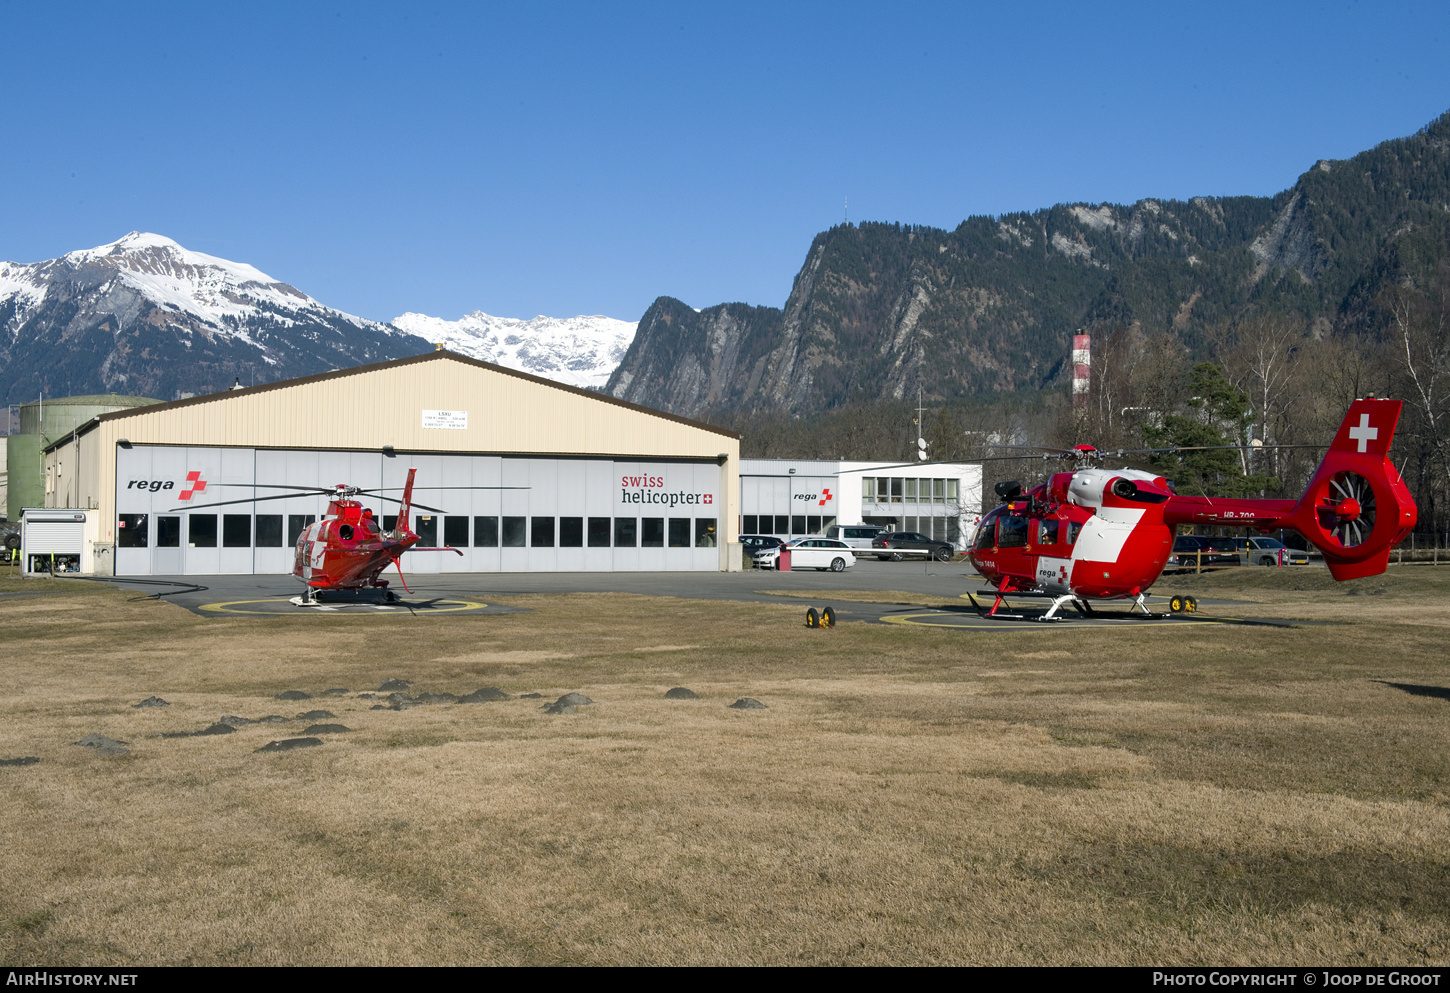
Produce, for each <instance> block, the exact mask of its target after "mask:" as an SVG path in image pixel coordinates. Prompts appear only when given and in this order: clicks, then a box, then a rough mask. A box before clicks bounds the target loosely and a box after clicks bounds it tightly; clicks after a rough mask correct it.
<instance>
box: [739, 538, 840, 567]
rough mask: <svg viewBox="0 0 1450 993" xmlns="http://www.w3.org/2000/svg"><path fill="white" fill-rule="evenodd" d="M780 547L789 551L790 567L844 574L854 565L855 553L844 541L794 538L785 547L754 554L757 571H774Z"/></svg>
mask: <svg viewBox="0 0 1450 993" xmlns="http://www.w3.org/2000/svg"><path fill="white" fill-rule="evenodd" d="M782 547H787V548H789V549H790V567H791V569H792V570H795V569H819V570H821V571H825V570H826V569H829V570H831V571H832V572H844V571H846V570H847V569H849V568H851V566H853V565H855V564H856V553H855V552H853V551H852V550H851V546H850V545H848V544H846V543H845V542H844V541H838V540H836V539H834V538H796V539H795V540H793V541H791V542H790V543H789V544H787V545H784V546H782V545H776V546H775V547H773V548H762V549H761V550H760V551H758V552H756V553H755V567H756V568H757V569H774V568H777V566H778V565H779V563H780V550H781V548H782Z"/></svg>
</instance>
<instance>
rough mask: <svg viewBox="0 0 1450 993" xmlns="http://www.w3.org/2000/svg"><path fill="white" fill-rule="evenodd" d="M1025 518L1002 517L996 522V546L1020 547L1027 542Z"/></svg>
mask: <svg viewBox="0 0 1450 993" xmlns="http://www.w3.org/2000/svg"><path fill="white" fill-rule="evenodd" d="M1027 523H1028V522H1027V518H1025V517H1003V518H1002V519H1001V520H1000V521H998V522H997V547H998V548H1020V547H1022V546H1023V545H1025V544H1027Z"/></svg>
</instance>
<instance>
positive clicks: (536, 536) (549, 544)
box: [529, 517, 554, 548]
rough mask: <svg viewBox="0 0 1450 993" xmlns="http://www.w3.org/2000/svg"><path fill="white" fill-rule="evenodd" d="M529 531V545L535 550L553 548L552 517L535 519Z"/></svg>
mask: <svg viewBox="0 0 1450 993" xmlns="http://www.w3.org/2000/svg"><path fill="white" fill-rule="evenodd" d="M529 531H530V535H529V544H530V545H533V546H534V547H535V548H553V547H554V519H553V518H552V517H535V518H534V519H533V526H532V527H531V528H530V529H529Z"/></svg>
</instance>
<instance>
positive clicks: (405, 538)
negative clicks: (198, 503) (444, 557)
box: [190, 469, 528, 607]
mask: <svg viewBox="0 0 1450 993" xmlns="http://www.w3.org/2000/svg"><path fill="white" fill-rule="evenodd" d="M417 472H418V470H417V469H409V470H408V481H407V484H406V485H405V486H403V497H402V499H401V500H400V499H398V498H396V497H388V496H382V495H381V494H382V493H383V492H384V491H385V490H387V489H394V490H395V489H396V488H395V487H384V488H381V489H362V488H360V487H357V486H349V485H347V484H346V483H338V484H337V486H335V487H333V488H331V489H324V488H322V487H318V486H287V485H281V484H269V483H259V484H257V485H258V486H261V487H263V488H265V489H285V490H300V491H302V492H304V493H319V494H325V495H326V496H327V497H328V498H329V499H328V502H327V513H326V514H324V515H323V518H322V520H320V521H316V522H314V523H312V524H309V525H308V526H307V527H306V528H304V529H303V530H302V533H301V534H300V535H298V538H297V548H296V553H297V554H296V558H295V559H294V560H293V565H292V575H294V576H296V577H297V578H298V579H300V580H302V582H304V583H306V584H307V590H306V593H305V594H304V595H303V596H300V597H293V598H292V602H293V603H295V604H297V605H298V606H306V607H310V606H313V605H315V604H317V603H318V602H319V601H318V599H317V597H316V594H317V593H318V592H321V591H331V592H336V593H338V594H339V595H340V596H342V597H345V598H347V599H351V600H356V601H360V602H369V601H371V602H377V601H394V600H397V595H396V594H394V593H393V592H392V591H391V590H390V589H388V581H387V580H386V579H382V578H380V577H381V575H382V572H383V570H385V569H387V568H388V566H390V565H396V566H397V568H398V581H399V583H401V584H402V587H403V589H404V590H405V591H407V592H412V591H411V590H408V583H407V581H406V580H405V579H403V565H402V563H401V562H400V561H399V559H400V558H401V557H402V555H403V553H404V552H407V551H415V552H453V553H455V554H457V555H462V554H463V551H462V549H458V548H453V547H450V546H441V547H431V546H429V547H423V546H420V545H419V544H418V542H419V541H421V540H422V538H421V537H420V536H419V535H418V533H417V532H415V531H414V530H413V529H412V528H410V527H409V526H408V519H409V513H410V511H411V510H412V509H413V508H414V507H416V508H417V509H419V510H428V511H432V512H433V513H436V514H441V513H443V511H441V510H439V509H438V508H437V507H428V506H425V505H424V504H415V503H413V478H414V476H415V475H416V474H417ZM213 485H226V484H213ZM433 489H449V490H456V489H463V490H517V489H528V487H526V486H444V487H433ZM295 496H297V494H296V493H281V494H278V495H276V496H264V497H253V498H250V499H243V500H226V501H223V502H221V503H210V504H205V505H204V506H206V507H221V506H225V505H227V504H236V503H260V502H262V501H264V500H287V499H291V498H292V497H295ZM360 496H367V497H372V498H374V499H377V500H386V501H387V502H389V503H396V504H398V520H397V523H396V524H395V525H394V526H393V528H392V529H391V530H384V529H383V527H382V525H381V523H380V522H379V521H378V519H377V518H376V517H374V516H373V512H372V511H371V510H369V509H367V508H366V507H364V506H363V505H362V502H361V501H360V500H358V499H356V498H357V497H360ZM190 509H193V510H194V509H197V508H195V507H192V508H190Z"/></svg>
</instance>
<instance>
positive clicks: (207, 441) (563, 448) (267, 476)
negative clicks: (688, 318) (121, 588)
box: [44, 349, 741, 576]
mask: <svg viewBox="0 0 1450 993" xmlns="http://www.w3.org/2000/svg"><path fill="white" fill-rule="evenodd" d="M739 456H740V438H739V435H737V434H735V433H734V432H732V431H726V430H723V429H721V428H717V427H713V426H711V425H708V424H703V423H700V422H698V421H692V420H689V419H687V418H683V417H677V416H675V415H673V414H667V413H664V412H663V411H658V410H651V409H649V408H647V407H640V406H637V405H635V404H631V403H625V402H623V401H619V400H615V399H613V398H611V397H607V396H604V395H602V394H598V393H592V392H589V391H587V390H581V389H576V388H574V387H571V386H565V385H563V384H561V383H556V382H553V381H551V380H547V379H541V378H539V377H537V376H531V375H528V374H527V373H522V372H516V371H514V370H512V369H505V368H503V367H501V366H497V365H493V364H491V363H488V362H481V361H478V360H476V359H471V358H467V357H465V356H462V355H458V354H455V353H452V352H447V351H443V350H441V349H440V350H439V351H435V352H429V353H427V354H424V355H418V356H413V357H411V358H404V359H397V360H394V361H390V362H381V363H378V364H375V365H367V366H359V367H357V368H351V369H340V370H337V371H334V372H329V373H324V374H321V375H317V376H308V377H305V378H302V379H292V380H286V381H283V382H278V383H269V384H265V385H262V386H253V387H250V388H245V389H235V388H234V389H232V390H229V391H227V392H224V393H214V394H210V395H207V396H200V397H193V398H190V399H185V400H175V401H172V402H170V403H160V404H155V405H151V406H145V407H138V408H135V409H130V410H117V411H111V412H108V413H102V414H100V415H99V416H96V417H94V418H92V419H91V420H89V421H87V422H86V423H84V424H82V425H80V426H79V427H78V428H77V429H76V431H75V433H74V435H73V436H68V437H65V438H63V439H61V440H58V441H56V442H54V443H52V444H50V445H49V446H47V447H46V448H45V450H44V457H45V506H46V507H47V508H68V507H69V508H80V509H93V510H94V513H93V515H88V516H94V517H95V519H96V524H95V526H94V533H95V537H94V544H95V546H96V547H95V549H94V551H95V553H96V554H94V556H93V558H94V561H95V569H96V571H98V572H104V571H107V570H106V568H105V565H104V562H105V561H106V559H108V558H110V557H111V556H110V553H112V551H113V553H114V559H113V561H114V572H115V573H116V574H117V575H128V576H144V575H152V574H159V575H178V574H191V575H206V574H219V573H273V574H285V573H290V572H291V570H292V564H293V556H294V550H293V549H294V545H295V543H296V540H297V535H298V533H299V532H300V531H301V530H302V529H303V528H304V527H306V526H307V525H308V524H309V523H311V522H313V521H314V520H316V519H317V517H318V516H319V515H320V514H321V513H322V512H323V511H324V510H325V509H326V506H327V498H326V497H325V496H323V495H321V494H318V493H315V492H308V489H309V488H314V487H316V488H325V489H330V488H332V487H334V486H335V485H336V484H339V483H344V484H349V485H352V486H358V487H362V488H364V489H384V492H383V493H382V494H379V495H371V496H366V497H363V498H361V499H362V501H363V504H364V506H365V507H368V508H369V509H371V510H372V511H373V513H374V515H375V516H378V517H381V518H383V519H384V523H385V525H386V526H388V527H391V526H392V524H391V522H390V521H388V518H389V517H395V515H396V512H397V511H396V507H397V502H396V500H397V498H398V497H401V495H402V486H403V484H404V482H405V480H406V478H407V472H408V469H409V468H413V467H416V468H417V470H418V474H417V483H416V486H415V490H414V494H413V500H414V511H413V512H414V515H415V516H414V520H413V522H412V524H413V529H414V530H415V531H417V532H418V534H419V535H421V536H422V541H421V542H420V545H429V546H441V545H449V546H452V547H455V548H458V549H461V550H462V552H463V554H462V555H461V556H460V555H455V554H452V553H448V552H417V551H414V552H409V553H408V555H407V556H406V557H405V561H404V566H405V568H406V569H407V570H408V571H410V572H420V573H423V572H439V571H449V572H490V571H509V572H515V571H554V570H559V571H576V570H605V571H608V570H671V569H679V570H720V571H724V570H730V569H738V568H740V562H741V557H740V552H739V545H738V543H737V539H738V531H737V526H738V508H739V492H740V484H739V479H740V477H739ZM294 490H295V491H296V492H294Z"/></svg>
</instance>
